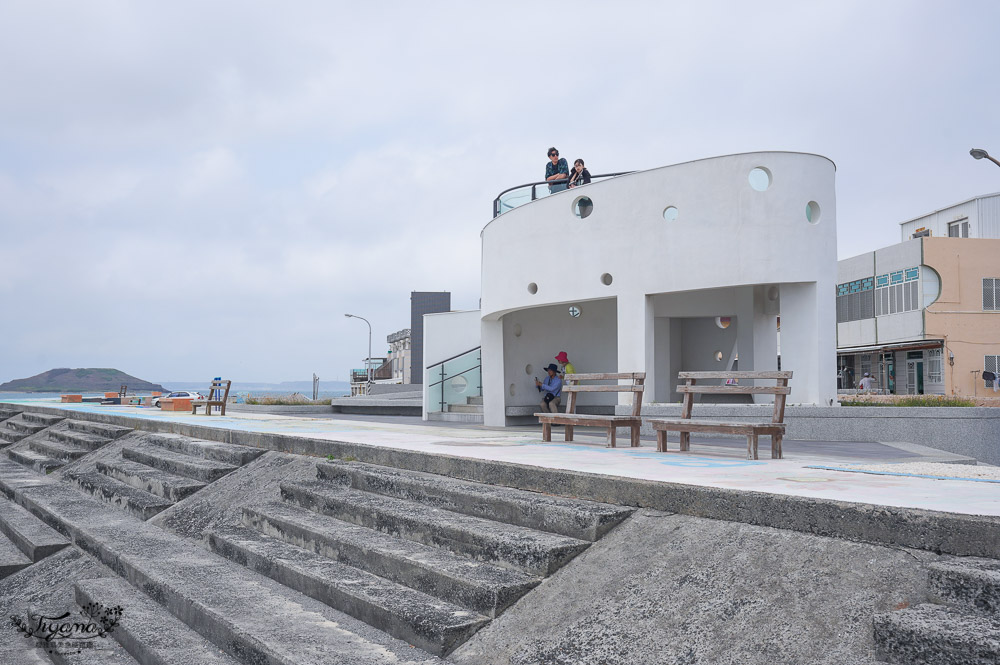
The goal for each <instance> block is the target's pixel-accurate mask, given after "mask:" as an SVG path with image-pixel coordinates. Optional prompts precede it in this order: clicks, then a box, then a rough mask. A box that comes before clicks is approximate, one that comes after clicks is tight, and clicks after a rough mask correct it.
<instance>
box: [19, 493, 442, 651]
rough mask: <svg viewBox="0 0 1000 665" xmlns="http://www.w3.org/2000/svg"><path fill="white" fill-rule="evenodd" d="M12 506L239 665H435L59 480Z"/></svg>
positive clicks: (407, 647)
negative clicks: (58, 531)
mask: <svg viewBox="0 0 1000 665" xmlns="http://www.w3.org/2000/svg"><path fill="white" fill-rule="evenodd" d="M18 501H19V502H20V503H21V504H22V505H24V506H25V507H26V508H28V509H29V510H30V511H31V512H32V513H34V514H36V515H38V516H39V517H42V518H43V519H44V520H45V521H46V522H50V523H58V524H59V525H60V528H65V529H66V531H67V532H68V533H69V534H70V535H71V536H72V539H73V542H74V543H75V544H76V545H78V546H79V547H80V548H81V549H83V550H85V551H87V552H90V553H91V554H92V555H93V556H94V557H96V558H97V559H98V560H99V561H101V562H102V563H104V564H105V565H107V566H109V567H111V568H112V569H113V570H115V571H116V572H117V573H119V574H120V575H121V576H122V577H123V578H124V579H127V580H128V581H129V582H130V583H131V584H132V585H133V586H134V587H136V588H138V589H141V590H142V591H143V592H144V593H146V594H147V595H148V596H149V597H150V598H154V599H156V602H157V603H158V604H159V605H160V606H162V607H164V608H166V610H167V611H168V612H169V613H170V614H172V615H173V616H174V617H176V618H178V619H180V620H181V621H182V622H183V623H184V624H186V625H187V626H188V627H189V628H192V629H193V630H195V631H197V632H198V633H199V634H200V635H201V636H202V637H204V638H205V639H207V640H208V641H210V642H212V643H213V644H214V645H216V646H217V647H219V648H221V649H223V650H225V651H226V652H227V653H228V654H229V655H231V656H234V657H235V658H237V659H238V660H240V661H242V663H244V665H249V664H252V665H345V664H346V663H350V665H404V664H405V665H418V664H421V663H441V662H442V661H440V660H439V659H438V658H437V657H436V656H433V655H431V654H429V653H426V652H424V651H422V650H420V649H416V648H414V647H412V646H411V645H409V644H406V643H404V642H402V641H400V640H397V639H394V638H392V637H390V636H388V635H386V634H385V633H383V632H382V631H379V630H377V629H375V628H372V627H371V626H368V625H367V624H365V623H363V622H361V621H358V620H357V619H354V618H353V617H350V616H348V615H346V614H344V613H343V612H339V611H337V610H335V609H333V608H331V607H329V606H327V605H325V604H323V603H321V602H319V601H316V600H314V599H312V598H309V597H308V596H305V595H304V594H302V593H299V592H297V591H294V590H292V589H289V588H288V587H285V586H283V585H281V584H279V583H277V582H275V581H273V580H271V579H269V578H267V577H264V576H262V575H260V574H258V573H255V572H253V571H251V570H248V569H247V568H245V567H243V566H240V565H239V564H236V563H234V562H232V561H229V560H227V559H225V558H223V557H220V556H218V555H217V554H214V553H212V552H210V551H208V550H206V549H204V548H203V547H201V546H200V545H198V544H196V543H194V542H191V541H188V540H186V539H184V538H181V537H179V536H177V535H174V534H172V533H170V532H169V531H166V530H165V529H161V528H159V527H157V526H154V525H151V524H147V523H144V522H137V521H135V520H129V519H121V518H120V516H118V515H117V514H116V512H115V511H114V510H113V509H111V508H109V507H107V506H106V505H104V504H102V503H101V502H99V501H96V500H94V499H92V498H90V497H86V496H81V495H80V493H79V492H78V491H76V490H75V489H74V488H72V487H70V486H69V485H68V484H66V483H48V484H46V485H45V486H44V487H28V488H23V489H21V490H19V493H18ZM157 626H158V622H157V621H152V622H151V628H152V629H156V627H157ZM197 662H199V661H197V660H195V661H189V662H187V663H186V664H185V665H193V664H194V663H197Z"/></svg>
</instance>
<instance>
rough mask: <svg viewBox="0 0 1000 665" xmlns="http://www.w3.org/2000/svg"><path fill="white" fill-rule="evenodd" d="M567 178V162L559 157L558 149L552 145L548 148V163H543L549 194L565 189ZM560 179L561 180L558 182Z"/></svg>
mask: <svg viewBox="0 0 1000 665" xmlns="http://www.w3.org/2000/svg"><path fill="white" fill-rule="evenodd" d="M568 178H569V164H567V163H566V160H565V159H563V158H561V157H559V151H558V150H556V149H555V148H554V147H553V148H549V163H548V164H546V165H545V179H546V180H547V181H549V182H550V183H551V184H550V185H549V194H555V193H556V192H561V191H563V190H564V189H566V180H567V179H568ZM558 181H561V182H558Z"/></svg>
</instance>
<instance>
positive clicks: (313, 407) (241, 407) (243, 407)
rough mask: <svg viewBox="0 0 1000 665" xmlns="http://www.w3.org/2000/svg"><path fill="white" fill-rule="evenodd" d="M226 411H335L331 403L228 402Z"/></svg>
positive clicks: (282, 412) (299, 412) (306, 412)
mask: <svg viewBox="0 0 1000 665" xmlns="http://www.w3.org/2000/svg"><path fill="white" fill-rule="evenodd" d="M226 411H234V412H242V413H275V414H280V415H285V416H294V415H303V416H307V415H309V414H310V413H325V414H327V415H329V414H331V413H333V409H331V408H330V405H329V404H303V405H302V406H295V405H291V404H283V405H282V404H227V405H226Z"/></svg>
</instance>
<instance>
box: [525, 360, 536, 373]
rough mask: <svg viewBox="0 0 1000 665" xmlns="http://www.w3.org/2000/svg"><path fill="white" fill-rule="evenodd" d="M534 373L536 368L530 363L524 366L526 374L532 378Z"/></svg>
mask: <svg viewBox="0 0 1000 665" xmlns="http://www.w3.org/2000/svg"><path fill="white" fill-rule="evenodd" d="M534 371H535V368H534V367H532V366H531V364H530V363H529V364H527V365H525V366H524V373H525V374H527V375H528V376H531V373H532V372H534Z"/></svg>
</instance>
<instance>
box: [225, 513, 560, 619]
mask: <svg viewBox="0 0 1000 665" xmlns="http://www.w3.org/2000/svg"><path fill="white" fill-rule="evenodd" d="M243 523H244V524H246V525H247V526H249V527H252V528H254V529H256V530H258V531H260V532H261V533H263V534H265V535H268V536H272V537H274V538H279V539H281V540H283V541H285V542H286V543H290V544H292V545H295V546H297V547H302V548H304V549H307V550H311V551H313V552H315V553H317V554H322V555H323V556H326V557H329V558H331V559H336V560H337V561H339V562H340V563H343V564H347V565H349V566H353V567H355V568H358V569H360V570H365V571H367V572H369V573H373V574H375V575H378V576H380V577H384V578H386V579H389V580H392V581H393V582H398V583H400V584H405V585H406V586H408V587H410V588H412V589H417V590H418V591H423V592H424V593H427V594H430V595H432V596H435V597H436V598H440V599H442V600H447V601H449V602H452V603H455V604H456V605H461V606H462V607H467V608H469V609H471V610H474V611H476V612H479V613H480V614H483V615H485V616H488V617H496V616H498V615H499V614H500V613H501V612H503V611H504V610H505V609H507V608H508V607H510V606H511V605H513V604H514V602H515V601H517V600H518V599H519V598H520V597H521V596H523V595H524V594H526V593H527V592H528V591H530V590H531V589H533V588H534V587H535V586H537V585H538V584H539V583H540V582H541V579H540V578H538V577H533V576H530V575H527V574H525V573H523V572H521V571H519V570H511V569H509V568H501V567H500V566H494V565H492V564H489V563H483V562H478V561H473V560H471V559H468V558H466V557H464V556H460V555H458V554H454V553H452V552H450V551H448V550H445V549H441V548H439V547H433V546H431V545H424V544H423V543H418V542H415V541H412V540H405V539H402V538H394V537H392V536H389V535H386V534H383V533H379V532H378V531H374V530H372V529H369V528H367V527H363V526H358V525H356V524H349V523H347V522H343V521H341V520H338V519H335V518H333V517H328V516H326V515H320V514H318V513H314V512H313V511H311V510H307V509H305V508H300V507H298V506H293V505H290V504H286V503H270V504H266V505H265V506H262V507H260V508H244V509H243Z"/></svg>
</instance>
